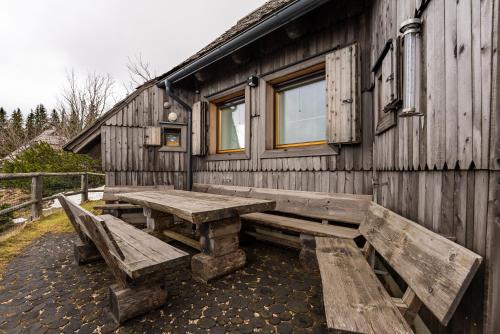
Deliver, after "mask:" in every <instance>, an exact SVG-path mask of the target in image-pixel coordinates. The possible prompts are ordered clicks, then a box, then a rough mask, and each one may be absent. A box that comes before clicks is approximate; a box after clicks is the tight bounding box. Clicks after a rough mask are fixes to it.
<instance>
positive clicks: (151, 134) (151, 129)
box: [144, 126, 161, 146]
mask: <svg viewBox="0 0 500 334" xmlns="http://www.w3.org/2000/svg"><path fill="white" fill-rule="evenodd" d="M144 143H145V144H146V145H147V146H160V145H161V127H159V126H147V127H146V131H145V132H144Z"/></svg>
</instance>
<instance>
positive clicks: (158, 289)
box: [109, 282, 167, 324]
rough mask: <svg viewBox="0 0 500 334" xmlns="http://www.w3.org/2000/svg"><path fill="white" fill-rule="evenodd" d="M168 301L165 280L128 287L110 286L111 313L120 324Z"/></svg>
mask: <svg viewBox="0 0 500 334" xmlns="http://www.w3.org/2000/svg"><path fill="white" fill-rule="evenodd" d="M166 301H167V289H166V288H165V283H164V282H161V283H154V284H152V283H148V284H143V285H140V286H134V287H126V288H123V287H121V286H119V285H118V284H115V285H111V286H110V287H109V305H110V310H111V314H112V315H113V317H114V318H115V320H116V322H118V323H119V324H122V323H123V322H125V321H126V320H128V319H131V318H134V317H136V316H138V315H141V314H145V313H148V312H149V311H151V310H154V309H156V308H158V307H160V306H162V305H164V304H165V302H166Z"/></svg>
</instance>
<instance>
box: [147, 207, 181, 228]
mask: <svg viewBox="0 0 500 334" xmlns="http://www.w3.org/2000/svg"><path fill="white" fill-rule="evenodd" d="M143 212H144V215H145V216H146V225H147V229H146V231H147V232H148V233H150V232H161V231H164V230H168V229H170V228H172V227H173V226H174V216H173V215H170V214H167V213H164V212H160V211H156V210H152V209H150V208H144V209H143Z"/></svg>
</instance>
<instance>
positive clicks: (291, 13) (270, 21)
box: [157, 0, 329, 88]
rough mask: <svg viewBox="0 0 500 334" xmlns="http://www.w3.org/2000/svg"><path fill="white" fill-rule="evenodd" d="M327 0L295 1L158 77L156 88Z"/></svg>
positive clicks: (209, 63) (194, 71) (229, 52)
mask: <svg viewBox="0 0 500 334" xmlns="http://www.w3.org/2000/svg"><path fill="white" fill-rule="evenodd" d="M328 1H329V0H297V1H294V2H292V3H290V4H289V5H287V6H285V7H283V8H281V9H279V10H278V11H276V12H275V13H273V14H271V15H270V16H269V17H267V18H265V19H263V20H262V21H260V22H258V23H257V24H255V25H253V26H251V27H250V28H248V29H247V30H245V31H243V32H241V33H239V34H237V35H236V36H234V37H233V38H231V39H230V40H228V41H227V42H225V43H223V44H221V45H219V46H218V47H216V48H214V49H213V50H211V51H209V52H208V53H206V54H204V55H202V56H200V57H199V58H196V59H194V60H193V61H192V62H190V63H188V64H186V65H184V66H183V67H181V68H179V69H177V70H175V71H173V72H171V73H168V72H167V73H166V74H164V75H162V76H161V77H160V80H158V83H157V86H158V87H160V88H165V86H166V81H169V82H170V83H176V82H178V81H180V80H182V79H184V78H186V77H188V76H190V75H192V74H194V73H196V72H197V71H199V70H201V69H203V68H205V67H207V66H209V65H211V64H213V63H215V62H217V61H219V60H221V59H222V58H224V57H226V56H228V55H230V54H232V53H233V52H235V51H238V50H239V49H241V48H242V47H244V46H247V45H249V44H251V43H253V42H255V41H256V40H258V39H260V38H262V37H263V36H265V35H267V34H269V33H271V32H273V31H275V30H276V29H278V28H280V27H283V26H284V25H286V24H287V23H289V22H291V21H293V20H296V19H298V18H299V17H301V16H303V15H305V14H307V13H309V12H310V11H312V10H313V9H315V8H317V7H319V6H321V5H322V4H324V3H326V2H328Z"/></svg>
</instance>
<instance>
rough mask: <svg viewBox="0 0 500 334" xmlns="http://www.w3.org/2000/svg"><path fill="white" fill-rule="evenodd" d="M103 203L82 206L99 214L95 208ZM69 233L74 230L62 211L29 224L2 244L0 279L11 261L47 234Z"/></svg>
mask: <svg viewBox="0 0 500 334" xmlns="http://www.w3.org/2000/svg"><path fill="white" fill-rule="evenodd" d="M103 203H104V202H102V201H91V202H86V203H85V204H83V205H82V206H83V207H84V208H86V209H87V210H89V211H92V212H94V213H96V214H99V212H96V211H95V210H93V207H94V206H95V205H99V204H103ZM68 232H74V229H73V226H71V224H70V222H69V220H68V218H67V217H66V214H65V213H64V211H63V210H62V209H60V210H58V211H57V212H54V213H52V214H51V215H48V216H47V217H43V218H42V219H40V220H39V221H36V222H33V223H28V225H26V227H25V228H24V229H23V230H22V231H21V232H20V233H19V234H18V235H15V236H13V237H11V238H9V239H7V240H5V241H3V242H0V277H1V275H2V273H3V271H4V270H5V267H6V266H7V264H8V263H9V262H10V260H12V258H13V257H15V256H16V255H18V254H20V253H21V252H22V251H23V249H24V248H26V247H27V246H29V245H30V244H31V243H32V242H33V241H34V240H36V239H37V238H39V237H41V236H42V235H44V234H46V233H68Z"/></svg>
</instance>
